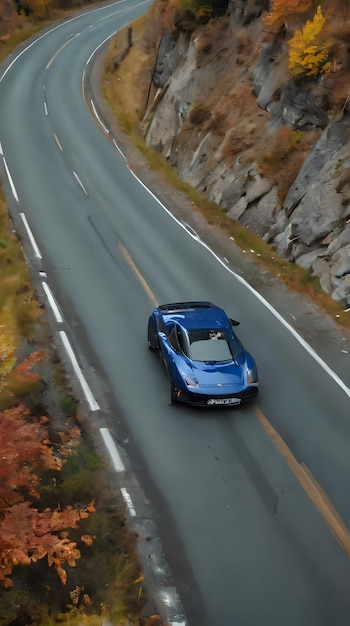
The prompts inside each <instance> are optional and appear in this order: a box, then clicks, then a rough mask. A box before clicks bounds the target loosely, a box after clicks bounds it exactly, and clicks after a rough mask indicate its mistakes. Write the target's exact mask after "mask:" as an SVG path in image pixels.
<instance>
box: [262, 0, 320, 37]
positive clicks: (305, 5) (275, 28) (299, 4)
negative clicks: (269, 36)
mask: <svg viewBox="0 0 350 626" xmlns="http://www.w3.org/2000/svg"><path fill="white" fill-rule="evenodd" d="M312 6H313V0H272V2H271V8H270V11H269V12H268V13H267V14H265V15H264V17H263V20H262V21H263V24H264V26H266V27H268V29H269V31H270V32H272V33H278V32H281V31H282V30H285V31H289V30H292V29H293V25H294V24H295V22H296V19H298V18H299V17H300V15H301V14H304V13H306V12H307V11H309V10H311V9H312Z"/></svg>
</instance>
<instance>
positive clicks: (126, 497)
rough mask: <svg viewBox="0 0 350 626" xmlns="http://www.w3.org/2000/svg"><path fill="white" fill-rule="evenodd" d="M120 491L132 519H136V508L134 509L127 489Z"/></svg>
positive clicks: (123, 488)
mask: <svg viewBox="0 0 350 626" xmlns="http://www.w3.org/2000/svg"><path fill="white" fill-rule="evenodd" d="M120 491H121V494H122V496H123V498H124V502H125V504H126V506H127V507H128V511H129V513H130V515H131V516H132V517H135V515H136V510H135V507H134V505H133V503H132V499H131V498H130V496H129V493H128V491H127V489H125V487H121V489H120Z"/></svg>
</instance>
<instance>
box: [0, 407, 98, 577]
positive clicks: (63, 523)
mask: <svg viewBox="0 0 350 626" xmlns="http://www.w3.org/2000/svg"><path fill="white" fill-rule="evenodd" d="M47 421H48V419H47V418H46V417H42V418H40V420H37V419H35V418H33V417H32V416H31V415H30V413H29V411H28V410H27V409H26V408H25V406H24V405H23V404H21V405H19V406H16V407H12V408H10V409H7V410H5V411H2V412H1V413H0V449H1V455H2V460H1V464H0V581H1V582H2V583H3V585H4V586H5V587H10V586H12V580H11V574H12V571H13V568H14V566H16V565H29V564H30V563H35V562H37V561H38V560H40V559H43V558H44V557H46V558H47V562H48V565H49V566H50V567H54V568H55V569H56V571H57V574H58V576H59V578H60V580H61V582H62V583H63V584H65V582H66V579H67V572H66V569H65V565H69V566H71V567H74V566H75V564H76V561H77V559H79V558H80V551H79V549H78V547H77V543H76V542H73V541H71V540H70V539H69V535H68V531H67V529H69V528H72V529H77V528H78V527H79V522H80V520H82V519H84V518H87V517H88V515H89V513H90V512H93V511H94V506H93V503H90V504H88V505H87V506H84V507H73V506H68V507H66V508H64V509H61V508H60V506H59V505H58V506H57V508H56V510H52V509H50V508H44V510H40V509H39V507H37V506H34V505H33V503H34V502H35V501H40V489H39V486H40V473H41V472H42V471H43V470H44V469H45V470H47V469H49V470H53V471H59V470H60V469H61V467H62V464H63V462H64V459H65V457H66V455H67V454H68V452H67V450H68V448H67V442H65V441H63V442H62V446H61V447H60V454H59V455H58V454H57V453H55V452H54V449H53V446H52V445H51V442H50V439H49V433H48V429H47V426H46V422H47ZM77 435H78V431H77V429H75V430H73V431H72V432H71V437H70V443H71V440H72V438H74V437H77ZM81 539H82V541H83V542H84V543H86V544H89V543H91V537H90V536H88V535H82V537H81Z"/></svg>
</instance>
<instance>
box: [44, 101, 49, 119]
mask: <svg viewBox="0 0 350 626" xmlns="http://www.w3.org/2000/svg"><path fill="white" fill-rule="evenodd" d="M44 111H45V115H46V116H47V115H48V114H49V112H48V110H47V104H46V102H45V100H44Z"/></svg>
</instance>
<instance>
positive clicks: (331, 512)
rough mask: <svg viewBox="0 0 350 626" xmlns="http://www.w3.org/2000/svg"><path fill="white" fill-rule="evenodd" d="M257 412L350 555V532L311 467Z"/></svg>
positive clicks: (258, 413) (328, 524) (307, 492)
mask: <svg viewBox="0 0 350 626" xmlns="http://www.w3.org/2000/svg"><path fill="white" fill-rule="evenodd" d="M255 412H256V414H257V416H258V418H259V421H260V423H261V424H262V426H263V428H264V430H265V432H266V433H267V434H268V436H269V437H270V439H271V440H272V441H273V443H274V444H275V446H276V447H277V448H278V450H279V452H280V453H281V454H282V456H283V457H284V458H285V459H286V461H287V464H288V466H289V468H290V469H291V471H292V472H293V474H294V476H295V477H296V478H297V480H298V481H299V483H300V485H301V486H302V488H303V489H304V491H305V492H306V494H307V495H308V497H309V498H310V500H311V501H312V502H313V504H314V505H315V507H316V508H317V510H318V511H319V513H321V515H322V517H323V519H324V521H325V522H326V524H327V526H328V527H329V528H330V529H331V531H332V533H333V534H334V536H335V538H336V539H337V541H338V542H339V543H340V545H341V547H342V548H343V550H344V552H345V553H346V554H347V555H348V556H350V533H349V531H348V529H347V528H346V526H345V524H344V522H343V520H342V518H341V517H340V515H339V513H338V511H337V510H336V509H335V507H334V506H333V504H332V503H331V501H330V500H329V498H328V496H327V495H326V493H325V492H324V490H323V489H322V487H321V485H319V483H318V482H317V480H316V478H315V477H314V476H313V475H312V473H311V472H310V470H309V468H308V467H307V466H306V465H305V464H304V463H298V461H297V459H296V458H295V456H294V454H293V453H292V451H291V450H290V449H289V448H288V446H287V444H286V442H285V441H284V440H283V439H282V437H281V436H280V435H279V434H278V432H277V431H276V430H275V429H274V427H273V426H272V424H270V422H269V421H268V419H267V418H266V417H265V415H264V413H263V412H262V410H261V409H260V408H259V407H257V406H256V407H255Z"/></svg>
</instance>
